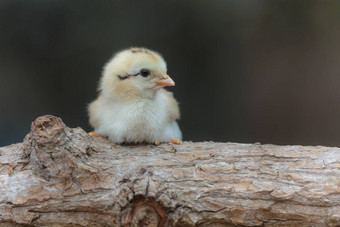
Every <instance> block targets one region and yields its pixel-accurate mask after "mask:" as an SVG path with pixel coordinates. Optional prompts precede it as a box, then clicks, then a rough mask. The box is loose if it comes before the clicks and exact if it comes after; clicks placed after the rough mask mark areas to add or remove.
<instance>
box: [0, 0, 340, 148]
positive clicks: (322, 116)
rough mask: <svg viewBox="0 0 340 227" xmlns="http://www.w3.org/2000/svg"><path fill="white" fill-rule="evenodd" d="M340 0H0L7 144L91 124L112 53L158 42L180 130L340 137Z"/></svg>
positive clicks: (335, 140) (314, 141) (0, 101)
mask: <svg viewBox="0 0 340 227" xmlns="http://www.w3.org/2000/svg"><path fill="white" fill-rule="evenodd" d="M339 41H340V1H323V0H320V1H311V0H306V1H296V0H291V1H289V0H288V1H272V0H268V1H258V0H256V1H254V0H249V1H236V0H234V1H227V0H223V1H222V0H210V1H203V0H192V1H181V0H173V1H156V0H154V1H150V0H147V1H137V0H135V1H107V0H103V1H86V0H85V1H72V0H67V1H66V0H65V1H62V0H58V1H57V0H50V1H44V0H34V1H17V0H1V1H0V146H5V145H9V144H11V143H16V142H21V141H22V139H23V138H24V136H25V135H26V134H27V133H28V132H29V130H30V124H31V122H32V121H33V120H34V119H35V118H37V117H38V116H40V115H44V114H52V115H56V116H58V117H61V118H62V119H63V121H64V122H65V123H66V124H67V125H68V126H70V127H78V126H79V127H82V128H83V129H85V130H87V131H90V130H91V127H90V126H89V124H88V118H87V112H86V106H87V104H88V103H89V102H91V101H92V100H93V99H95V98H96V96H97V92H96V87H97V83H98V80H99V77H100V75H101V71H102V67H103V65H104V63H105V62H106V61H107V60H108V59H109V58H111V56H112V55H113V53H114V52H116V51H118V50H121V49H124V48H127V47H131V46H143V47H147V48H150V49H153V50H156V51H159V52H160V53H161V54H162V55H163V56H164V58H165V59H166V61H167V63H168V73H169V75H170V76H171V77H172V78H173V79H174V80H175V81H176V87H173V88H171V89H170V90H171V91H173V92H174V93H175V97H176V98H177V100H178V101H179V102H180V107H181V113H182V117H181V120H180V121H179V124H180V127H181V129H182V131H183V134H184V139H185V140H192V141H211V140H212V141H223V142H227V141H230V142H242V143H253V142H261V143H273V144H301V145H326V146H340V105H339V101H340V89H339V87H340V86H339V85H340V42H339Z"/></svg>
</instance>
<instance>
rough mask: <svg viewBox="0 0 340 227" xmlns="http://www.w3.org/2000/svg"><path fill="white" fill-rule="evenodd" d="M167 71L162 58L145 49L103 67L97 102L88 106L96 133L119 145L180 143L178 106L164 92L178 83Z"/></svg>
mask: <svg viewBox="0 0 340 227" xmlns="http://www.w3.org/2000/svg"><path fill="white" fill-rule="evenodd" d="M166 71H167V66H166V63H165V61H164V59H163V58H162V56H160V55H159V54H158V53H156V52H154V51H151V50H148V49H146V48H130V49H126V50H123V51H121V52H119V53H117V54H116V55H115V56H114V57H113V58H112V59H111V60H110V61H109V62H108V63H107V64H106V65H105V67H104V71H103V75H102V77H101V80H100V84H99V88H98V90H99V92H100V93H99V96H98V98H97V99H96V100H95V101H93V102H92V103H90V105H89V106H88V112H89V118H90V124H91V126H92V127H94V129H95V133H98V134H100V135H102V136H107V137H109V139H110V140H111V141H112V142H113V143H118V144H119V143H141V142H147V143H156V144H159V143H160V142H173V143H178V141H179V140H181V139H182V133H181V130H180V129H179V127H178V124H177V122H176V120H177V119H179V116H180V113H179V108H178V104H177V102H176V100H175V98H174V97H173V95H172V93H170V92H168V91H167V90H165V89H164V88H163V87H164V86H175V82H174V81H173V80H172V79H171V78H170V77H169V76H168V75H167V74H166ZM174 141H175V142H174Z"/></svg>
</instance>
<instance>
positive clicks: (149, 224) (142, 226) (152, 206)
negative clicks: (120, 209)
mask: <svg viewBox="0 0 340 227" xmlns="http://www.w3.org/2000/svg"><path fill="white" fill-rule="evenodd" d="M166 222H167V216H166V214H165V212H164V209H163V208H162V206H161V205H159V204H158V203H157V202H156V201H155V200H154V199H151V198H139V199H136V200H135V201H134V202H133V203H132V209H131V210H130V211H129V213H128V214H127V216H126V218H125V225H124V226H125V227H163V226H165V224H166Z"/></svg>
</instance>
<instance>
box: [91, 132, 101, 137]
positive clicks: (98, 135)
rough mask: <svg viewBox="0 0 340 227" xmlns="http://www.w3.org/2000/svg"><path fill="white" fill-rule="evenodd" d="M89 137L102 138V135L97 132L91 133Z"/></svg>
mask: <svg viewBox="0 0 340 227" xmlns="http://www.w3.org/2000/svg"><path fill="white" fill-rule="evenodd" d="M89 135H90V136H92V137H100V136H101V135H100V134H98V133H95V132H89Z"/></svg>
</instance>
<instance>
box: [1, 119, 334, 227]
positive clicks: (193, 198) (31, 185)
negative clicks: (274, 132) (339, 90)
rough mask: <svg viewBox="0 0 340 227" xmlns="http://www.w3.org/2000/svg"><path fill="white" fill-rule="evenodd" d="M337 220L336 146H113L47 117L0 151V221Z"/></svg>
mask: <svg viewBox="0 0 340 227" xmlns="http://www.w3.org/2000/svg"><path fill="white" fill-rule="evenodd" d="M339 225H340V149H339V148H329V147H321V146H318V147H304V146H275V145H261V144H236V143H212V142H203V143H192V142H184V143H183V144H181V145H168V144H162V145H160V146H154V145H133V146H132V145H125V146H119V145H115V144H112V143H110V142H109V141H108V140H106V139H105V138H94V137H91V136H89V135H88V134H87V133H86V132H85V131H83V130H82V129H81V128H75V129H70V128H68V127H66V126H65V125H64V123H63V122H62V121H61V119H60V118H56V117H53V116H43V117H39V118H38V119H37V120H36V121H34V122H33V123H32V128H31V132H30V133H29V134H28V135H27V136H26V138H25V140H24V142H23V143H19V144H14V145H11V146H8V147H2V148H0V226H210V227H213V226H339Z"/></svg>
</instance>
